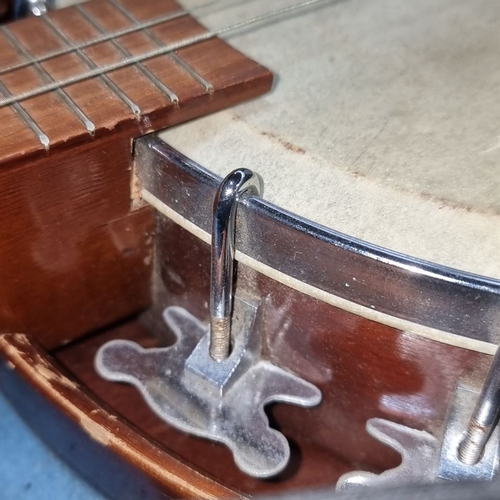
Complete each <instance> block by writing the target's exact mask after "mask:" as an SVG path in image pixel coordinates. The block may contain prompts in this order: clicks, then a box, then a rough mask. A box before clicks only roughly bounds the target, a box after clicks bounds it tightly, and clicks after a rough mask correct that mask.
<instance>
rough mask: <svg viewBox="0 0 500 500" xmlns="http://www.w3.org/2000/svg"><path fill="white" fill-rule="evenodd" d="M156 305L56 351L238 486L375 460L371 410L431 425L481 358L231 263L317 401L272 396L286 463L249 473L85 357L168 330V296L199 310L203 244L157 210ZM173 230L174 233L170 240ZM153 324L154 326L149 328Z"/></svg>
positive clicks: (130, 415)
mask: <svg viewBox="0 0 500 500" xmlns="http://www.w3.org/2000/svg"><path fill="white" fill-rule="evenodd" d="M157 233H158V234H157V247H156V253H157V257H158V261H157V264H158V268H157V275H156V276H157V278H158V282H157V283H156V287H155V289H156V293H155V297H154V305H153V307H152V309H151V310H150V311H149V312H148V314H147V315H146V316H145V317H144V318H143V321H144V322H145V324H147V325H148V327H149V331H150V333H148V332H147V331H146V330H144V329H140V328H139V327H137V326H132V325H130V326H124V327H121V328H119V329H117V330H114V331H109V332H107V333H103V334H102V335H99V336H95V337H93V338H91V339H87V340H83V341H80V342H78V343H77V344H74V345H72V346H68V347H66V348H62V349H61V350H59V351H58V352H57V357H58V359H59V360H60V361H61V362H62V363H63V364H64V365H65V367H66V368H67V369H68V370H69V371H71V372H72V373H73V374H74V376H75V377H76V378H77V379H78V380H80V381H81V382H82V383H83V384H84V385H85V386H86V387H88V388H89V389H90V390H91V391H93V392H94V393H95V394H96V395H98V397H99V398H103V399H105V400H106V402H107V403H108V404H109V405H110V406H111V407H112V408H113V410H114V411H116V412H117V413H119V414H120V415H121V416H123V417H124V418H126V419H127V420H128V421H130V422H131V423H132V424H133V425H134V426H136V427H138V428H139V429H140V430H141V431H142V432H144V433H147V434H148V436H150V437H151V438H152V439H154V440H155V441H156V442H158V443H159V445H160V446H161V447H162V448H164V449H168V450H170V451H171V452H172V453H174V454H176V455H179V456H181V457H182V458H183V459H185V460H186V461H188V462H189V463H191V464H193V465H194V466H195V467H197V468H198V469H200V470H203V471H206V473H208V474H210V475H211V476H212V477H216V478H217V479H218V480H219V481H221V482H222V483H223V484H225V485H227V486H229V487H233V488H238V489H240V490H242V491H244V492H246V493H251V494H255V493H257V492H278V491H285V490H291V489H301V488H316V487H320V486H326V485H332V484H334V482H335V481H336V479H337V478H338V477H339V476H340V475H341V474H342V473H344V472H346V471H348V470H352V469H354V468H364V469H367V470H373V471H381V470H383V469H386V468H390V467H394V466H395V465H397V463H398V461H399V457H398V455H397V454H396V453H395V452H393V451H392V450H389V449H388V448H386V447H385V446H383V445H381V444H380V443H378V442H376V441H375V440H374V439H373V438H371V437H370V436H369V435H368V434H367V433H366V431H365V424H366V420H367V419H368V418H370V417H384V418H388V419H390V420H393V421H396V422H400V423H403V424H406V425H409V426H412V427H415V428H418V429H424V430H427V431H429V432H432V433H433V434H435V435H438V436H439V434H440V432H441V431H442V429H441V427H442V424H443V421H444V419H445V415H446V411H447V408H448V405H449V403H450V401H451V398H452V396H453V393H454V389H455V386H456V384H457V382H458V380H459V379H461V378H462V377H467V378H468V379H470V378H471V377H472V378H473V379H477V380H480V379H481V377H482V376H483V375H484V372H485V370H486V368H487V365H488V363H489V360H490V358H489V357H488V356H486V355H481V354H478V353H474V352H471V351H466V350H463V349H459V348H456V347H451V346H447V345H444V344H440V343H437V342H433V341H430V340H427V339H424V338H422V337H418V336H415V335H409V334H406V333H404V332H401V331H397V330H394V329H392V328H390V327H387V326H384V325H380V324H378V323H375V322H372V321H368V320H366V319H363V318H360V317H357V316H355V315H353V314H350V313H347V312H345V311H342V310H340V309H337V308H334V307H332V306H330V305H327V304H325V303H322V302H320V301H318V300H315V299H312V298H311V297H308V296H305V295H303V294H300V293H299V292H297V291H295V290H292V289H289V288H287V287H286V286H284V285H281V284H279V283H276V282H273V281H271V280H270V279H269V278H267V277H265V276H262V275H259V274H258V273H256V272H254V271H252V270H249V269H248V268H245V267H244V266H242V265H241V264H240V265H239V266H238V273H239V274H238V280H237V290H238V292H237V293H240V294H250V295H251V296H252V297H254V298H255V297H258V298H260V299H261V300H262V303H261V310H260V314H259V320H258V325H257V327H258V328H259V329H260V330H261V332H262V335H263V338H264V345H265V356H266V357H267V358H269V359H272V360H273V361H274V362H276V363H277V364H279V365H280V366H283V367H286V368H288V369H290V370H292V371H294V372H295V373H297V374H299V375H300V376H302V377H304V378H305V379H307V380H309V381H311V382H313V383H314V384H316V385H317V386H318V387H319V388H320V389H321V390H322V392H323V402H322V404H321V405H320V406H319V407H317V408H313V409H304V408H298V407H293V406H287V405H273V406H272V407H271V408H269V409H268V414H269V415H270V418H271V421H272V422H273V423H274V425H275V426H277V427H278V428H279V429H280V430H281V431H282V432H284V434H285V435H286V436H287V437H288V439H289V440H290V441H291V442H292V449H293V454H292V461H291V463H290V466H289V467H288V469H287V470H286V471H285V472H284V473H283V474H282V475H281V476H280V477H278V478H276V479H273V480H270V481H261V480H258V479H253V478H250V477H248V476H245V475H244V474H242V473H241V472H240V471H239V470H238V469H237V468H236V466H235V465H234V463H233V461H232V457H231V454H230V452H229V451H228V450H227V449H226V448H225V447H224V446H222V445H219V444H216V443H211V442H208V441H205V440H202V439H199V438H195V437H192V436H188V435H186V434H184V433H182V432H179V431H177V430H175V429H173V428H171V427H170V426H168V425H166V424H164V423H163V422H162V421H161V420H160V419H159V418H158V417H156V415H154V414H153V413H152V412H151V411H150V410H149V409H148V407H147V406H146V404H145V403H144V402H143V401H142V398H141V396H140V395H139V394H138V392H137V391H136V390H135V389H134V388H132V387H130V386H127V385H124V384H115V383H110V382H106V381H104V380H102V379H100V378H99V376H98V375H97V374H96V373H95V371H94V369H93V357H94V355H95V352H96V350H97V349H98V348H99V346H100V345H102V344H103V343H104V342H106V341H108V340H111V339H113V338H128V339H130V340H134V341H137V342H139V343H141V344H142V345H143V346H147V347H149V346H153V345H159V344H160V345H164V344H168V343H171V342H172V337H171V334H169V332H166V331H165V330H164V329H162V327H161V321H159V314H160V312H161V309H162V308H163V307H165V306H166V305H181V306H183V307H186V308H187V309H188V310H190V311H191V312H192V313H193V314H195V315H197V316H198V317H199V318H201V319H202V320H204V321H207V319H208V303H207V301H208V276H209V248H208V246H207V245H206V244H204V243H202V242H201V241H200V240H198V239H197V238H196V237H194V236H192V235H191V234H189V233H187V232H186V231H185V230H184V229H182V228H180V226H178V225H176V224H175V223H173V222H172V221H170V220H168V219H166V218H163V217H162V216H159V219H158V229H157ZM172 242H176V243H175V244H172ZM154 335H156V336H157V338H156V339H155V337H154Z"/></svg>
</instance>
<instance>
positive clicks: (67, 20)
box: [0, 0, 272, 163]
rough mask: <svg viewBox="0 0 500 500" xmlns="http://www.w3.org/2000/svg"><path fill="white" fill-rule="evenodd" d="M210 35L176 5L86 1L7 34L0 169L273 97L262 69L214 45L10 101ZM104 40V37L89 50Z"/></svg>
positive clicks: (168, 0) (1, 51)
mask: <svg viewBox="0 0 500 500" xmlns="http://www.w3.org/2000/svg"><path fill="white" fill-rule="evenodd" d="M160 21H161V22H160ZM144 24H146V25H147V27H146V28H144V27H142V28H141V26H144ZM124 31H127V32H128V33H127V34H125V35H123V34H122V35H121V36H116V37H113V38H111V39H109V38H110V35H113V34H115V33H118V34H120V33H123V32H124ZM206 32H207V30H206V29H205V28H204V27H203V26H202V25H200V24H199V23H198V22H197V21H195V20H194V19H193V18H192V17H191V16H190V15H189V14H188V13H187V12H185V11H183V10H182V8H181V7H180V6H179V4H177V3H176V2H175V1H173V0H92V1H90V2H87V3H84V4H81V5H78V6H74V7H69V8H67V9H63V10H60V11H54V12H52V13H50V14H49V15H48V16H46V17H42V18H29V19H24V20H22V21H18V22H15V23H12V24H10V25H7V26H5V27H3V28H2V30H1V31H0V82H1V83H0V98H9V97H10V98H11V100H12V101H13V102H10V103H8V104H6V105H3V106H1V107H0V163H4V162H7V161H9V163H11V162H12V161H13V160H16V159H23V160H24V159H26V158H27V155H33V154H35V155H40V154H47V153H46V152H47V151H49V152H51V153H52V152H53V151H54V150H56V148H61V147H73V146H74V145H75V144H76V143H81V142H82V141H93V140H95V139H96V138H99V137H102V136H103V135H105V134H109V133H111V132H113V131H116V130H117V129H119V130H120V131H122V132H124V128H126V129H130V136H131V137H135V136H138V135H142V134H144V133H147V132H151V131H154V130H157V129H160V128H164V127H167V126H169V125H172V124H176V123H180V122H182V121H185V120H187V119H191V118H194V117H196V116H199V115H202V114H206V113H208V112H211V111H215V110H218V109H221V108H223V107H226V106H229V105H232V104H235V103H237V102H241V101H243V100H245V99H248V98H251V97H255V96H257V95H260V94H262V93H264V92H266V91H267V90H269V88H270V86H271V83H272V75H271V74H270V72H269V71H268V70H266V69H265V68H263V67H262V66H260V65H258V64H257V63H255V62H254V61H252V60H250V59H248V58H247V57H245V56H243V55H242V54H241V53H239V52H238V51H236V50H234V49H233V48H231V47H230V46H229V45H227V44H226V43H225V42H223V41H221V40H219V39H217V38H212V39H209V40H206V41H203V42H200V43H196V44H193V45H190V46H187V47H184V48H181V49H179V50H177V51H174V52H169V53H166V54H163V55H160V56H157V57H152V58H148V59H146V60H144V61H141V62H140V63H137V64H134V65H128V66H126V67H122V68H120V69H117V70H114V71H105V72H103V74H102V75H99V76H94V77H92V78H88V79H85V80H83V81H80V82H78V83H73V84H71V85H62V86H59V87H58V88H53V89H52V90H50V91H48V92H45V93H43V94H39V95H36V96H34V97H30V98H27V99H16V96H20V95H21V94H22V93H23V92H30V91H33V90H35V91H36V90H37V89H39V88H42V87H47V86H49V87H50V86H52V87H54V86H56V87H57V86H58V82H63V81H65V80H68V79H69V78H72V77H77V76H79V75H84V74H86V73H89V72H91V71H92V70H96V68H97V69H98V68H103V67H106V66H109V65H110V64H113V63H117V62H119V61H123V60H126V59H127V58H128V59H129V58H130V57H133V56H137V55H141V54H146V53H148V52H151V51H153V50H155V49H158V48H161V47H165V46H168V45H172V44H174V43H177V42H181V41H184V40H186V39H188V38H191V37H193V36H196V35H199V34H202V33H206ZM103 37H108V40H107V41H104V42H102V41H101V42H100V43H91V42H92V41H94V40H98V39H102V38H103ZM82 45H84V47H81V46H82ZM79 47H80V48H79ZM61 51H63V52H65V53H64V54H62V55H58V56H51V55H52V54H53V53H55V52H59V53H61ZM37 60H38V61H40V62H36V61H37Z"/></svg>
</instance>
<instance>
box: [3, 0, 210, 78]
mask: <svg viewBox="0 0 500 500" xmlns="http://www.w3.org/2000/svg"><path fill="white" fill-rule="evenodd" d="M219 1H220V0H212V1H210V2H207V3H204V4H203V5H200V6H198V7H195V8H193V9H190V10H179V11H176V12H173V13H171V14H168V15H165V16H162V17H157V18H155V19H151V20H149V21H146V22H144V23H140V24H137V25H135V26H130V27H128V28H124V29H122V30H118V31H115V32H113V33H106V34H105V35H102V36H98V37H96V38H92V40H87V41H86V42H82V43H79V44H74V45H72V46H71V47H65V48H63V49H60V50H55V51H53V52H49V53H47V54H44V55H42V56H39V57H38V58H36V59H35V58H33V59H29V60H27V61H23V62H20V63H18V64H13V65H11V66H6V67H3V68H0V75H4V74H5V73H10V72H11V71H15V70H17V69H21V68H25V67H26V66H31V65H32V64H34V63H41V62H44V61H48V60H49V59H53V58H54V57H59V56H64V55H66V54H70V53H72V52H75V51H77V50H81V49H85V48H87V47H91V46H92V45H97V44H98V43H102V42H107V41H109V40H112V39H114V38H118V37H121V36H124V35H129V34H130V33H135V32H137V31H141V30H144V29H146V28H152V27H153V26H156V25H158V24H162V23H166V22H167V21H173V20H174V19H178V18H179V17H184V16H188V15H191V14H194V13H195V12H196V11H198V10H201V9H204V8H206V7H209V6H211V5H213V4H216V3H219Z"/></svg>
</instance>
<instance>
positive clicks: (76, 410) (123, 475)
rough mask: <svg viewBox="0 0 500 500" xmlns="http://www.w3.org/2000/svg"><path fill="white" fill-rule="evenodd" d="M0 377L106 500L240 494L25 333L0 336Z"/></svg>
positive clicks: (27, 413)
mask: <svg viewBox="0 0 500 500" xmlns="http://www.w3.org/2000/svg"><path fill="white" fill-rule="evenodd" d="M0 381H1V382H2V386H3V387H4V392H5V394H6V396H7V397H8V398H9V399H10V401H11V402H12V403H13V405H14V406H15V407H16V408H17V409H18V411H20V412H21V413H22V414H23V415H24V417H25V418H26V419H27V421H28V423H29V424H30V426H31V427H32V428H34V430H36V431H37V432H38V434H39V435H40V436H41V437H42V438H43V439H44V440H45V441H46V442H47V443H48V444H49V445H50V446H52V447H53V448H54V449H55V450H56V451H57V452H58V454H59V455H60V456H62V457H63V458H64V459H65V460H66V461H67V462H68V463H69V464H70V465H71V466H72V467H74V468H76V469H77V470H79V472H80V473H81V474H83V476H84V477H85V478H86V479H87V480H89V481H90V482H92V483H93V484H94V485H95V486H97V487H98V488H99V489H100V490H102V491H103V492H104V493H106V494H108V495H111V496H112V497H113V498H120V499H123V500H125V499H131V500H132V499H133V500H135V499H137V498H150V499H154V498H171V497H174V498H179V497H181V498H206V499H216V498H235V499H236V498H241V496H240V495H239V494H238V493H237V492H236V491H234V490H229V489H227V488H224V487H223V486H221V485H219V484H218V483H217V482H216V481H214V480H212V479H210V478H209V477H207V476H206V475H204V474H200V473H199V472H198V471H196V470H194V469H192V468H191V467H190V466H188V465H186V464H185V463H184V462H183V461H182V460H179V459H178V458H176V457H175V456H172V455H171V454H169V453H166V452H164V451H162V450H161V449H159V448H158V447H157V446H156V444H155V443H153V442H152V441H151V440H150V439H148V438H147V437H144V436H143V435H141V433H140V432H138V431H137V430H136V429H135V428H133V427H132V426H131V425H130V423H129V422H125V421H123V419H121V418H120V417H118V416H116V415H115V414H114V413H112V412H110V411H109V409H108V408H107V407H106V406H101V405H100V404H99V403H98V402H97V401H96V400H95V399H94V398H92V397H91V396H90V395H89V393H88V391H87V390H86V389H85V388H83V387H81V386H80V385H79V384H78V383H76V382H75V381H74V380H72V379H71V377H69V376H68V374H67V373H66V372H65V371H64V370H63V369H61V367H60V366H59V365H58V364H57V363H55V362H54V360H53V359H51V358H50V357H49V356H47V355H46V354H45V352H44V350H43V349H41V348H40V346H39V345H38V344H37V343H36V342H33V340H32V339H31V338H29V337H27V336H25V335H20V334H17V335H15V334H10V335H0Z"/></svg>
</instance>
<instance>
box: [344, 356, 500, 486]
mask: <svg viewBox="0 0 500 500" xmlns="http://www.w3.org/2000/svg"><path fill="white" fill-rule="evenodd" d="M494 365H495V363H493V364H492V369H493V368H494ZM490 371H491V370H490ZM492 380H493V377H492V376H490V375H489V376H488V377H487V382H486V384H485V388H483V391H482V392H481V395H480V397H479V400H478V395H479V393H478V391H475V390H473V389H471V388H469V387H467V386H465V385H464V386H459V387H458V388H457V391H456V394H455V398H454V400H453V403H452V406H451V409H450V411H449V414H448V418H447V421H446V423H445V424H446V425H445V428H444V430H443V431H442V432H441V439H438V438H436V437H434V436H432V435H431V434H429V433H427V432H423V431H418V430H416V429H412V428H411V427H406V426H404V425H400V424H397V423H395V422H391V421H389V420H384V419H380V418H373V419H370V420H368V422H367V424H366V429H367V431H368V433H369V434H371V435H372V436H373V437H375V438H376V439H377V440H379V441H380V442H382V443H384V444H386V445H387V446H390V447H391V448H393V449H394V450H396V451H397V452H399V453H400V454H401V458H402V460H401V464H400V465H399V466H398V467H395V468H394V469H389V470H387V471H385V472H382V473H381V474H372V473H370V472H365V471H353V472H349V473H347V474H344V475H343V476H341V477H340V479H339V481H338V482H337V489H339V490H344V489H348V488H349V489H350V488H354V487H359V486H377V487H378V486H402V485H405V484H412V483H431V482H436V481H440V480H448V481H479V480H491V479H493V477H494V476H495V475H496V474H497V473H498V470H499V467H500V429H498V428H497V429H494V430H493V431H492V432H490V433H489V440H488V442H487V444H486V446H485V447H484V448H483V449H482V453H481V454H480V458H479V459H478V460H477V461H476V462H475V463H473V464H467V463H464V462H463V461H462V460H461V457H460V448H461V443H463V440H464V430H465V429H466V425H467V419H468V417H469V415H470V412H471V408H473V406H474V403H475V402H476V401H478V404H477V406H476V409H475V410H474V415H478V413H477V408H478V407H479V406H481V407H482V404H483V403H484V401H485V396H484V394H485V391H486V392H488V391H487V387H489V384H490V383H491V381H492Z"/></svg>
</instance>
